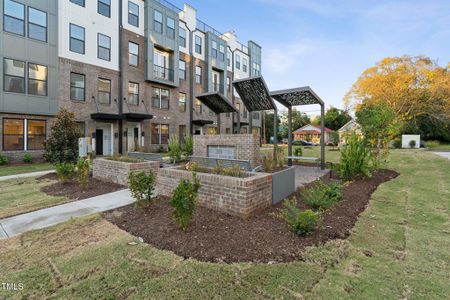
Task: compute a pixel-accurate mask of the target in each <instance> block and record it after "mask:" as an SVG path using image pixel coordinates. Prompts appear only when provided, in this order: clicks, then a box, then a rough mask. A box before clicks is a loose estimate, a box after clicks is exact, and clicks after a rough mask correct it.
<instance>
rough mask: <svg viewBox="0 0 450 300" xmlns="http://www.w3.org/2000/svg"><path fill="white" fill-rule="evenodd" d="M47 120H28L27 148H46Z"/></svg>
mask: <svg viewBox="0 0 450 300" xmlns="http://www.w3.org/2000/svg"><path fill="white" fill-rule="evenodd" d="M45 123H46V122H45V121H40V120H27V127H28V128H27V132H26V134H27V150H44V149H45V146H44V145H45V138H46V130H45V127H46V126H45Z"/></svg>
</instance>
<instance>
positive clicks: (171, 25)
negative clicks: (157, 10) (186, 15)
mask: <svg viewBox="0 0 450 300" xmlns="http://www.w3.org/2000/svg"><path fill="white" fill-rule="evenodd" d="M166 21H167V36H168V37H170V38H171V39H174V38H175V20H174V19H173V18H171V17H167V19H166Z"/></svg>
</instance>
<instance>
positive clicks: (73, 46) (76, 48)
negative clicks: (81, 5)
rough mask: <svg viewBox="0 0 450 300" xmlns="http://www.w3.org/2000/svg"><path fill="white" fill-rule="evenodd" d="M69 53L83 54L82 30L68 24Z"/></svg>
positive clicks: (79, 27)
mask: <svg viewBox="0 0 450 300" xmlns="http://www.w3.org/2000/svg"><path fill="white" fill-rule="evenodd" d="M69 26H70V46H69V48H70V51H72V52H75V53H80V54H84V48H85V45H84V39H85V35H84V28H83V27H81V26H78V25H75V24H70V25H69Z"/></svg>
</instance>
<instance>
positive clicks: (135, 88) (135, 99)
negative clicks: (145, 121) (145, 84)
mask: <svg viewBox="0 0 450 300" xmlns="http://www.w3.org/2000/svg"><path fill="white" fill-rule="evenodd" d="M128 103H130V104H133V105H139V83H135V82H128Z"/></svg>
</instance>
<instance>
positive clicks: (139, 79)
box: [0, 0, 261, 157]
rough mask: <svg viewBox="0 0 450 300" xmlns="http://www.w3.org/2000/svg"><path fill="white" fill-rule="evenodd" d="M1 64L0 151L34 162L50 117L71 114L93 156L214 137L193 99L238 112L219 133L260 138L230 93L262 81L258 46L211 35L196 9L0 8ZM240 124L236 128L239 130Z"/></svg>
mask: <svg viewBox="0 0 450 300" xmlns="http://www.w3.org/2000/svg"><path fill="white" fill-rule="evenodd" d="M0 1H1V2H2V3H1V4H0V5H1V6H0V7H1V8H2V12H3V13H2V19H3V20H2V22H1V25H0V26H2V28H1V29H2V30H1V32H0V37H1V41H0V55H1V58H2V60H3V64H2V69H1V71H2V74H3V76H4V80H3V81H2V83H1V85H2V88H1V92H0V95H1V98H0V118H1V119H2V122H1V125H0V126H1V130H0V133H1V135H2V137H3V138H2V139H1V140H2V141H1V144H0V147H1V148H0V149H1V150H2V152H4V153H5V154H7V155H8V156H12V157H14V156H15V157H21V155H23V153H24V151H26V152H31V153H33V154H36V155H40V154H42V149H43V147H44V146H43V141H44V140H45V137H46V135H48V133H49V125H50V124H51V119H52V116H54V115H55V113H56V112H57V111H58V109H60V108H65V109H68V110H70V111H72V112H74V113H75V115H76V118H77V121H78V122H79V125H80V128H81V129H82V131H83V132H84V135H85V136H89V137H92V138H93V140H94V141H95V152H96V154H97V155H114V154H118V153H126V152H128V151H134V150H135V149H136V148H145V149H146V150H148V151H156V150H158V149H159V148H160V147H161V146H163V147H164V146H165V145H167V142H168V138H169V137H170V136H177V137H180V138H182V137H183V136H185V135H186V134H216V133H218V132H217V128H218V126H217V118H216V116H215V115H214V113H213V112H212V111H210V110H209V109H208V108H207V107H205V106H204V105H203V104H202V103H201V102H200V101H199V100H198V99H197V98H196V97H197V96H199V95H200V94H202V93H205V92H213V91H217V92H220V93H221V94H223V95H224V96H225V97H226V98H227V99H229V101H230V102H232V103H233V105H234V106H235V107H236V108H237V109H238V111H239V113H234V114H233V113H231V114H224V115H223V116H221V118H220V122H221V124H220V128H221V132H220V133H221V134H231V133H237V132H238V130H240V132H242V133H246V132H248V131H249V130H248V124H249V118H250V117H253V126H254V128H253V130H254V131H260V128H261V115H260V113H253V115H250V114H249V113H248V112H247V110H246V108H245V105H244V104H243V103H242V101H241V100H240V99H239V97H238V95H237V93H236V92H235V91H234V89H233V88H232V84H231V83H232V82H233V80H235V79H241V78H245V77H249V76H252V75H259V74H260V72H261V47H260V46H258V45H257V44H256V43H254V42H252V41H250V42H248V45H247V46H245V45H243V44H241V43H240V42H238V40H237V38H236V35H235V34H234V32H228V33H224V34H222V33H220V32H218V31H217V30H215V29H213V28H212V27H210V26H208V25H206V24H205V23H203V22H201V21H200V20H198V19H197V16H196V10H195V9H194V8H192V7H191V6H189V5H187V4H185V5H184V7H183V9H180V8H178V7H176V6H174V5H172V4H170V3H168V2H166V1H163V0H150V1H144V0H95V1H94V0H89V1H86V0H59V1H57V0H45V1H33V0H0ZM239 124H240V126H239Z"/></svg>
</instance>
